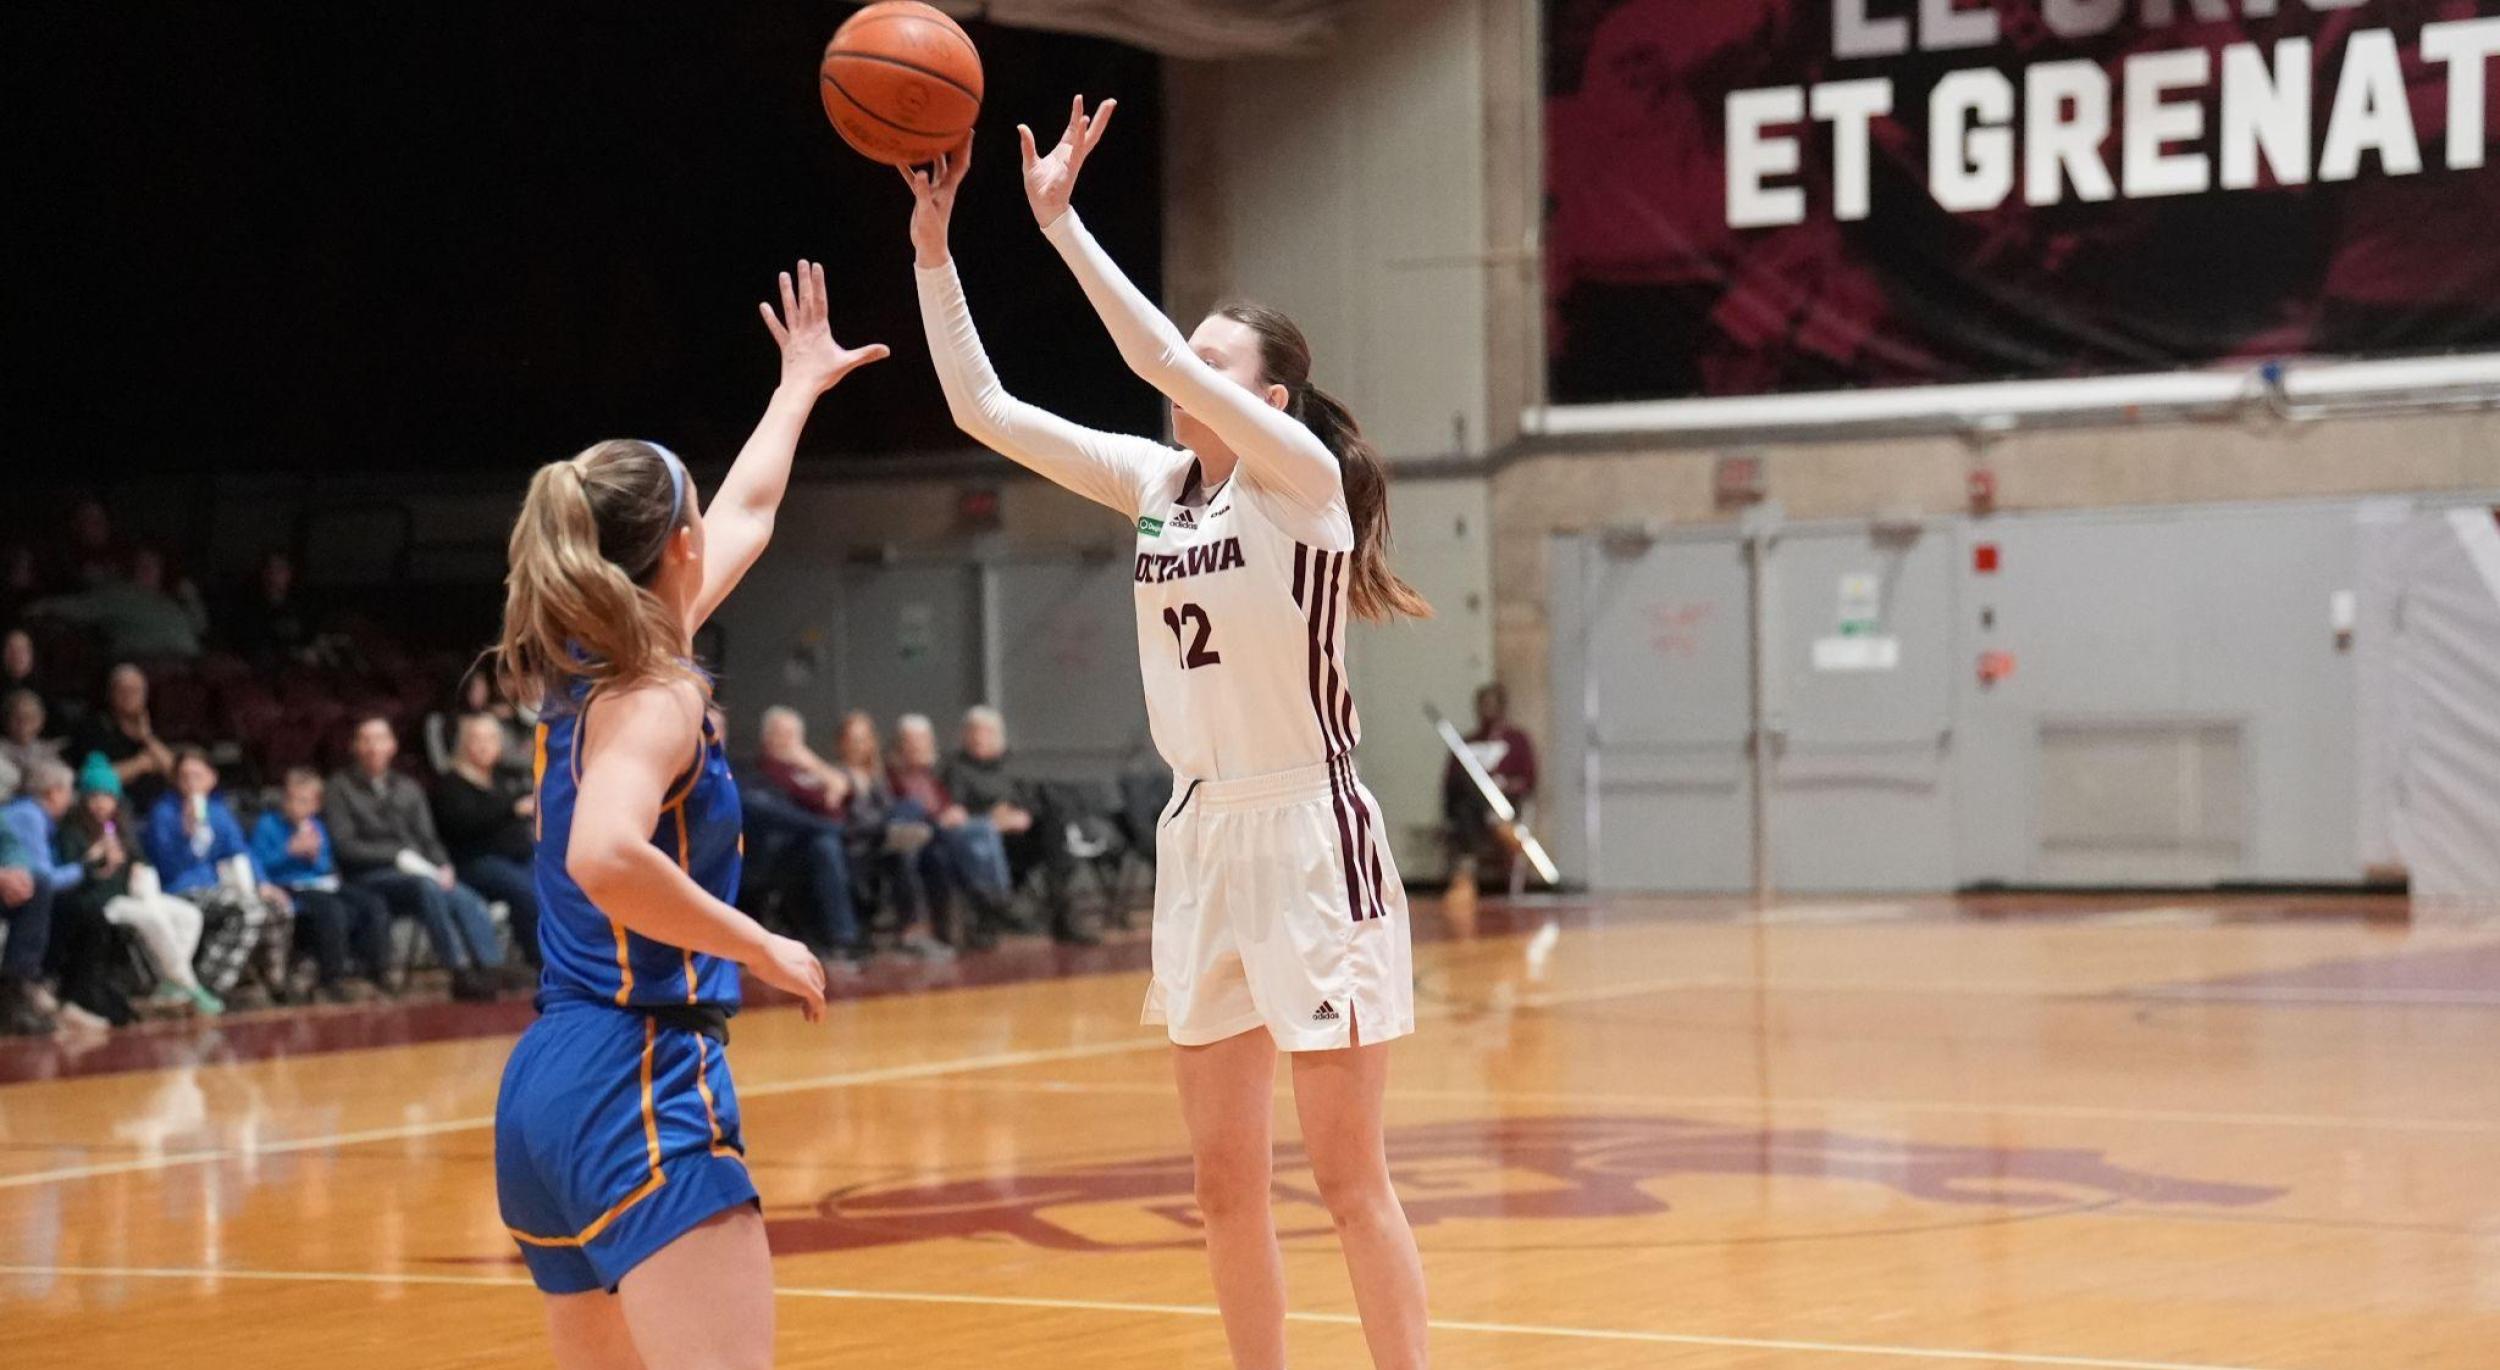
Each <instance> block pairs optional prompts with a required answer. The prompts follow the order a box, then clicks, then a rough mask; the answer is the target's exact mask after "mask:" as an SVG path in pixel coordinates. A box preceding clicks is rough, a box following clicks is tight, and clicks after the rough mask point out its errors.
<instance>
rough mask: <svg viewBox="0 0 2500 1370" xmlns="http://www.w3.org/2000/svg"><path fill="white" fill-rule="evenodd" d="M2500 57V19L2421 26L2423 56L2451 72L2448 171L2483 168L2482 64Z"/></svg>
mask: <svg viewBox="0 0 2500 1370" xmlns="http://www.w3.org/2000/svg"><path fill="white" fill-rule="evenodd" d="M2494 54H2500V19H2461V20H2457V21H2455V22H2452V23H2446V24H2424V25H2423V26H2422V56H2423V57H2424V58H2425V59H2427V60H2429V61H2432V62H2438V63H2443V64H2445V65H2446V66H2447V68H2448V168H2449V170H2451V171H2465V170H2469V169H2471V168H2474V167H2478V166H2481V165H2482V164H2483V101H2484V98H2485V96H2484V87H2483V64H2484V63H2486V62H2488V61H2489V60H2491V58H2492V56H2493V55H2494Z"/></svg>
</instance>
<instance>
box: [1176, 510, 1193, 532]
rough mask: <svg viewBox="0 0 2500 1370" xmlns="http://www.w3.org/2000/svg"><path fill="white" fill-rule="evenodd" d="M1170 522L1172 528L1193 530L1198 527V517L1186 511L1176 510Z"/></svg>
mask: <svg viewBox="0 0 2500 1370" xmlns="http://www.w3.org/2000/svg"><path fill="white" fill-rule="evenodd" d="M1170 522H1171V526H1172V527H1174V528H1195V527H1197V526H1198V516H1197V515H1196V514H1194V513H1192V512H1190V511H1189V510H1187V509H1181V510H1176V511H1174V513H1173V514H1172V517H1171V520H1170Z"/></svg>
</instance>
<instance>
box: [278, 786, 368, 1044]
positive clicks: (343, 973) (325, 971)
mask: <svg viewBox="0 0 2500 1370" xmlns="http://www.w3.org/2000/svg"><path fill="white" fill-rule="evenodd" d="M321 789H322V787H321V773H320V772H319V771H315V770H313V769H311V768H309V767H305V766H298V767H296V768H295V769H294V770H291V771H288V772H287V773H286V789H285V791H284V796H283V798H281V799H280V800H279V801H278V807H276V808H274V809H264V810H262V811H261V815H260V821H259V822H258V823H255V824H253V825H252V858H253V859H254V860H255V861H258V862H259V863H260V870H261V875H262V877H263V878H264V879H266V880H267V881H268V882H269V883H270V884H272V885H275V886H277V887H278V888H279V889H281V890H284V891H286V895H287V897H288V898H289V899H292V900H294V901H295V938H296V942H297V944H298V945H299V946H300V947H301V948H302V949H304V950H307V951H310V952H311V953H312V957H313V965H314V966H315V968H316V969H317V971H318V973H319V975H320V981H319V983H318V984H317V985H316V986H315V987H314V992H315V993H316V994H319V995H320V996H321V997H322V998H324V999H328V1000H330V1001H332V1002H334V1003H342V1004H353V1003H359V1002H362V1001H364V1000H367V999H371V998H373V997H374V995H375V994H377V993H380V994H388V993H390V990H391V911H390V906H389V905H387V904H384V903H383V902H382V896H380V895H378V894H375V893H374V892H373V891H371V890H368V889H362V888H356V887H352V886H349V885H347V884H346V883H345V882H343V881H341V880H340V879H339V863H338V859H337V858H336V856H334V855H333V854H332V852H331V850H330V828H329V825H328V824H327V823H324V822H323V821H322V819H321V800H322V792H321ZM359 976H361V979H360V978H358V977H359Z"/></svg>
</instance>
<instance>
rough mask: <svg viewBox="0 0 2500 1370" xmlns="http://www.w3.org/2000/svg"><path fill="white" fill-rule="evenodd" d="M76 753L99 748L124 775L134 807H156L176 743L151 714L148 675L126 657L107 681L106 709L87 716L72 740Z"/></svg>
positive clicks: (170, 771) (168, 777)
mask: <svg viewBox="0 0 2500 1370" xmlns="http://www.w3.org/2000/svg"><path fill="white" fill-rule="evenodd" d="M70 750H71V752H72V754H73V755H77V756H86V755H88V754H90V753H93V752H101V753H103V754H104V759H105V760H106V761H108V762H111V763H112V766H113V773H114V774H115V775H118V776H120V777H121V781H122V790H123V792H124V793H125V794H127V795H128V796H129V798H130V805H131V809H132V811H133V812H137V813H152V812H154V811H155V808H156V801H157V800H158V799H160V798H162V797H163V796H164V793H165V787H166V785H167V784H169V783H171V781H172V779H173V772H174V749H173V748H172V747H170V746H167V745H166V744H165V743H164V742H163V741H161V740H160V739H158V737H157V736H156V727H155V725H154V724H153V723H151V722H150V721H149V719H148V678H147V675H146V674H145V673H144V672H142V671H141V670H140V669H139V668H138V667H136V666H133V665H131V664H130V663H128V662H124V663H122V664H121V665H119V666H116V667H114V668H113V673H112V674H111V675H110V676H107V677H106V678H105V682H104V709H103V711H102V712H101V713H98V714H97V715H96V716H94V717H93V718H90V719H88V720H87V726H86V727H85V728H84V729H82V730H80V733H79V735H78V737H77V739H76V740H75V741H74V742H72V743H71V744H70Z"/></svg>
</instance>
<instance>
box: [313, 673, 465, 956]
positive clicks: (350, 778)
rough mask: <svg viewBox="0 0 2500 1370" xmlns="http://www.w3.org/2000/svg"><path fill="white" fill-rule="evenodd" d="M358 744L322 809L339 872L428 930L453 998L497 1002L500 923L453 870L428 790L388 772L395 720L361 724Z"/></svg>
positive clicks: (395, 744)
mask: <svg viewBox="0 0 2500 1370" xmlns="http://www.w3.org/2000/svg"><path fill="white" fill-rule="evenodd" d="M355 747H356V751H355V756H356V760H355V764H354V765H352V766H350V767H348V768H347V769H346V770H343V771H341V772H339V773H338V774H337V775H335V776H333V777H331V779H330V788H329V794H328V795H327V796H326V797H325V799H324V800H323V804H322V816H323V817H324V818H325V819H327V820H328V822H329V825H330V838H331V841H332V842H333V843H335V844H336V850H337V854H338V863H339V869H340V871H341V872H342V873H343V874H345V876H346V877H347V880H348V882H349V883H350V884H354V885H357V886H360V887H362V888H365V889H369V890H372V891H373V892H374V893H376V894H378V895H380V896H382V900H383V902H384V903H386V904H388V905H389V906H390V909H391V912H392V913H393V914H395V915H397V916H399V917H402V918H414V919H416V920H417V921H418V922H419V923H420V924H421V925H422V926H423V927H424V928H425V934H426V937H427V938H428V940H430V941H432V942H433V944H434V954H435V955H436V956H437V957H439V958H441V960H442V963H443V965H444V967H445V968H446V969H448V970H449V971H450V972H451V992H452V997H453V998H456V999H463V1000H479V999H492V998H494V997H495V994H496V992H497V989H498V986H499V982H500V981H501V980H502V979H503V978H504V977H503V974H502V971H503V943H502V941H501V940H500V939H499V938H498V937H497V936H496V933H495V920H494V918H493V916H492V915H491V914H489V913H488V912H487V910H486V901H485V900H484V899H481V898H479V897H478V894H477V891H475V890H473V889H470V888H469V887H468V886H466V885H463V884H461V883H460V880H459V876H458V874H457V873H456V872H455V871H454V870H453V869H452V865H451V853H450V852H449V851H447V850H445V849H444V847H443V842H442V838H441V837H440V836H439V835H437V834H436V833H435V831H434V814H433V811H432V810H431V809H430V808H428V807H427V805H426V802H425V791H424V790H423V789H421V788H419V787H418V785H417V782H416V781H414V780H411V779H409V778H408V777H407V776H404V775H401V774H400V773H399V772H397V771H394V770H392V769H391V763H392V762H394V761H396V760H397V759H398V758H399V735H398V734H397V733H396V732H394V731H393V730H392V728H391V721H390V720H389V719H387V718H384V717H381V716H380V715H378V714H377V715H375V716H373V717H371V718H367V719H365V720H363V721H362V722H360V723H358V724H357V725H356V742H355Z"/></svg>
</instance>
